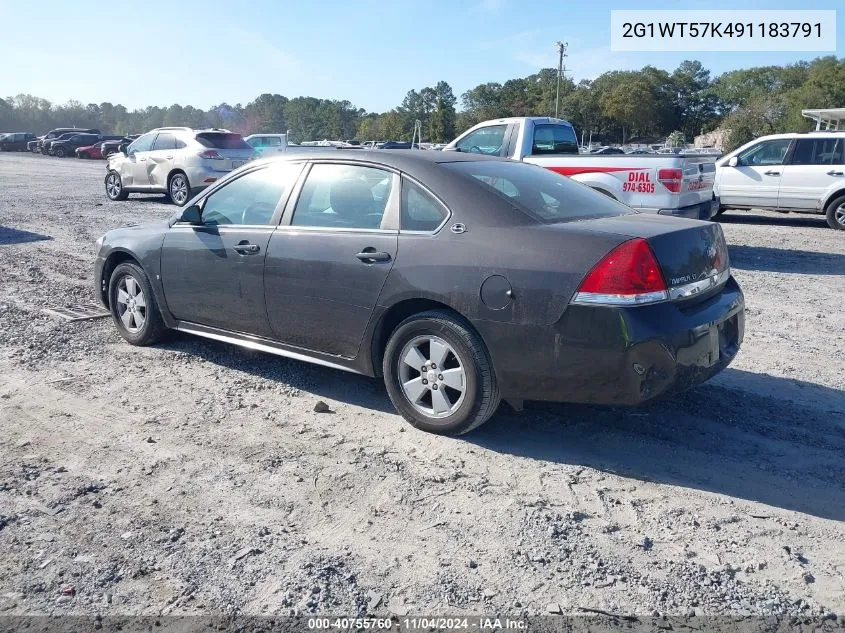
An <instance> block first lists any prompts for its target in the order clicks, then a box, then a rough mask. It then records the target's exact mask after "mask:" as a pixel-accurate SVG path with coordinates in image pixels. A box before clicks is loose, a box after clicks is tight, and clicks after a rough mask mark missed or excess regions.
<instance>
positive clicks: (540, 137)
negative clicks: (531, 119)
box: [531, 123, 578, 155]
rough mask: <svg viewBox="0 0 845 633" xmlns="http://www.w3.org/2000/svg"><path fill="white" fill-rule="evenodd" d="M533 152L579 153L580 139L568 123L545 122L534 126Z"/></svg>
mask: <svg viewBox="0 0 845 633" xmlns="http://www.w3.org/2000/svg"><path fill="white" fill-rule="evenodd" d="M531 153H532V154H535V155H536V154H577V153H578V139H577V138H576V136H575V130H573V129H572V128H571V127H570V126H568V125H560V124H557V125H556V124H550V123H543V124H540V125H535V126H534V142H533V144H532V146H531Z"/></svg>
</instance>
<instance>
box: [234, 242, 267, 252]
mask: <svg viewBox="0 0 845 633" xmlns="http://www.w3.org/2000/svg"><path fill="white" fill-rule="evenodd" d="M232 248H233V249H235V252H236V253H238V254H240V255H255V254H256V253H257V252H258V251H260V250H261V247H260V246H258V244H250V243H248V242H241V243H240V244H235V245H234V246H233V247H232Z"/></svg>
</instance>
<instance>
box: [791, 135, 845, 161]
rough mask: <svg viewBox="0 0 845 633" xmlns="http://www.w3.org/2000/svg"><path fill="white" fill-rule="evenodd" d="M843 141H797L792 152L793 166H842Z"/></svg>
mask: <svg viewBox="0 0 845 633" xmlns="http://www.w3.org/2000/svg"><path fill="white" fill-rule="evenodd" d="M843 150H845V140H843V139H841V138H806V139H798V141H796V143H795V150H794V151H793V152H792V160H791V161H790V162H791V164H793V165H843V164H845V159H843Z"/></svg>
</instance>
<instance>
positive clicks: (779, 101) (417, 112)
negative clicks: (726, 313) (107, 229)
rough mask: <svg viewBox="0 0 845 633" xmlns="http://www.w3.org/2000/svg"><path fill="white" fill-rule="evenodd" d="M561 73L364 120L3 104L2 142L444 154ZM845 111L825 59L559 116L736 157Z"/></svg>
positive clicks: (422, 97) (613, 84) (832, 65)
mask: <svg viewBox="0 0 845 633" xmlns="http://www.w3.org/2000/svg"><path fill="white" fill-rule="evenodd" d="M556 90H557V71H556V69H553V68H545V69H542V70H540V71H539V72H537V73H534V74H531V75H528V76H526V77H521V78H514V79H509V80H508V81H505V82H504V83H498V82H489V83H483V84H479V85H478V86H475V87H474V88H472V89H470V90H467V91H466V92H465V93H463V94H462V95H461V97H460V105H461V106H462V107H461V108H460V110H458V108H457V106H458V99H457V98H456V97H455V95H454V93H453V91H452V88H451V86H450V85H449V84H448V83H447V82H445V81H440V82H438V83H437V84H436V85H435V86H427V87H424V88H422V89H419V90H417V89H414V90H410V91H409V92H408V93H407V94H406V96H405V98H404V99H403V100H402V103H401V104H399V105H397V106H396V107H395V108H393V109H391V110H389V111H387V112H381V113H378V112H367V111H366V110H364V109H362V108H358V107H356V106H354V105H353V104H352V103H350V102H349V101H347V100H336V99H318V98H315V97H294V98H288V97H285V96H283V95H280V94H270V93H265V94H262V95H260V96H259V97H257V98H256V99H255V100H253V101H251V102H250V103H248V104H246V105H242V104H235V105H230V104H228V103H221V104H219V105H215V106H213V107H211V108H209V109H207V110H202V109H200V108H196V107H193V106H182V105H178V104H174V105H171V106H169V107H159V106H150V107H147V108H143V109H136V110H131V111H130V110H129V109H127V108H126V107H124V106H123V105H120V104H117V105H115V104H112V103H110V102H103V103H100V104H96V103H89V104H87V105H86V104H83V103H81V102H79V101H69V102H67V103H64V104H53V103H51V102H49V101H47V100H46V99H42V98H39V97H34V96H31V95H17V96H15V97H8V98H6V99H0V131H31V132H34V133H36V134H41V133H44V132H46V131H47V130H49V129H51V128H54V127H62V126H70V125H74V126H79V127H95V128H99V129H100V130H102V131H103V132H104V133H114V134H129V133H133V132H134V133H141V132H145V131H147V130H150V129H152V128H155V127H163V126H182V125H184V126H189V127H195V128H201V127H223V128H228V129H232V130H234V131H237V132H240V133H243V134H248V133H257V132H284V131H287V130H290V132H291V139H292V140H293V141H307V140H321V139H324V138H325V139H352V138H357V139H360V140H411V136H412V134H413V130H414V125H415V122H416V121H420V123H421V128H422V140H423V141H430V142H441V143H443V142H448V141H450V140H452V138H454V137H455V136H456V135H457V134H459V133H460V132H462V131H463V130H465V129H467V128H469V127H471V126H472V125H474V124H476V123H478V122H479V121H483V120H485V119H491V118H500V117H506V116H548V115H553V114H554V108H555V95H556ZM842 106H845V59H842V60H840V59H838V58H837V57H835V56H828V57H820V58H817V59H815V60H813V61H810V62H806V61H801V62H797V63H795V64H788V65H785V66H762V67H755V68H748V69H744V70H735V71H730V72H727V73H724V74H721V75H718V76H716V77H711V74H710V71H709V70H707V69H706V68H704V66H703V65H702V64H701V62H699V61H695V60H688V61H684V62H683V63H681V64H680V65H679V66H678V68H676V69H675V70H674V71H673V72H668V71H666V70H662V69H659V68H655V67H653V66H645V67H644V68H642V69H640V70H634V71H618V70H614V71H610V72H606V73H604V74H602V75H600V76H599V77H597V78H595V79H594V80H582V81H580V82H578V83H577V84H576V83H574V82H573V81H572V80H571V79H569V78H564V79H563V80H562V81H561V86H560V101H559V114H560V116H561V117H562V118H566V119H568V120H569V121H570V122H571V123H572V124H573V125H574V126H575V129H576V130H577V131H578V134H579V135H581V134H582V133H583V134H584V137H585V139H586V138H587V137H589V136H590V135H591V134H592V138H593V140H594V141H595V140H598V141H600V142H602V143H626V142H629V141H631V140H632V139H633V140H637V139H654V140H663V139H665V138H667V137H668V136H670V135H671V136H672V138H673V139H675V140H676V141H678V140H680V141H683V140H686V141H687V142H690V141H692V139H693V138H694V137H695V136H697V135H698V134H701V133H703V132H709V131H712V130H714V129H716V128H720V127H721V128H724V129H728V130H730V134H729V138H728V145H729V148H730V147H735V146H737V145H740V144H742V143H744V142H747V141H748V140H751V139H753V138H755V137H757V136H760V135H763V134H771V133H775V132H784V131H803V130H806V129H809V128H810V126H811V123H810V122H809V121H807V120H806V119H804V118H803V117H802V116H801V109H802V108H825V107H842Z"/></svg>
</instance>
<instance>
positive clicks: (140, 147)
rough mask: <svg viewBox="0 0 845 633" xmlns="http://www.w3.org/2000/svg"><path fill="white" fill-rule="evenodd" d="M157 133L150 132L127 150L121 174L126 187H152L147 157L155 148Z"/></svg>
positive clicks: (135, 141)
mask: <svg viewBox="0 0 845 633" xmlns="http://www.w3.org/2000/svg"><path fill="white" fill-rule="evenodd" d="M156 134H157V132H150V133H148V134H144V135H143V136H140V137H138V138H136V139H135V140H134V141H132V143H131V144H130V145H129V147H128V148H127V149H126V161H124V162H123V165H124V168H123V172H124V173H121V174H120V177H121V179H122V180H123V186H124V187H139V188H141V189H144V188H146V187H149V186H150V179H149V177H148V176H147V156H148V155H149V153H150V150H151V149H152V148H153V141H155V137H156Z"/></svg>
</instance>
